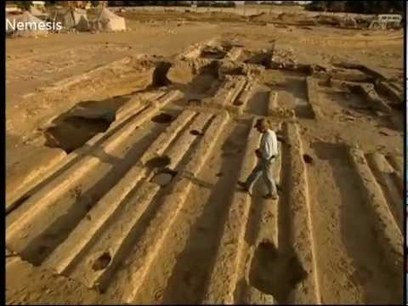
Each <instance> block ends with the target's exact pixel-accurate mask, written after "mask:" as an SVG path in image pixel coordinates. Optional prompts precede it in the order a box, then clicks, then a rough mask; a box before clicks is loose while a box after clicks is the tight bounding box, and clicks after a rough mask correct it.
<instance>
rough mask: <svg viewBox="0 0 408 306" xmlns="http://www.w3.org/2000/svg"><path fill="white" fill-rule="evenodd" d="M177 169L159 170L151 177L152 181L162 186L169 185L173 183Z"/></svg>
mask: <svg viewBox="0 0 408 306" xmlns="http://www.w3.org/2000/svg"><path fill="white" fill-rule="evenodd" d="M176 174H177V171H174V170H171V169H168V168H165V169H162V170H159V171H158V172H157V173H156V174H155V175H154V176H153V178H152V179H151V182H152V183H155V184H157V185H159V186H161V187H164V186H167V185H168V184H170V183H171V181H172V180H173V178H174V177H175V176H176Z"/></svg>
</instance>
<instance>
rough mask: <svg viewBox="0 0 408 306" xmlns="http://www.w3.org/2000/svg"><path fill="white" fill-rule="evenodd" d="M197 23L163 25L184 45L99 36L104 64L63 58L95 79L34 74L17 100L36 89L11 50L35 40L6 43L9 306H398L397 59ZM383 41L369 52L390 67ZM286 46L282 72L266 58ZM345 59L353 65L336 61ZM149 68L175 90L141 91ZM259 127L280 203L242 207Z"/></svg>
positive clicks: (337, 35) (255, 200) (372, 41)
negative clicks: (108, 41) (261, 123)
mask: <svg viewBox="0 0 408 306" xmlns="http://www.w3.org/2000/svg"><path fill="white" fill-rule="evenodd" d="M195 27H196V28H194V27H192V28H190V29H189V30H187V29H186V28H183V27H181V29H180V27H175V31H181V32H180V33H178V34H175V37H178V38H177V39H179V42H180V44H179V45H177V42H176V43H173V45H171V42H170V39H169V38H168V37H166V38H163V40H162V41H160V42H157V41H155V42H153V41H152V45H154V44H156V45H155V46H153V47H151V46H149V45H148V43H147V42H146V44H147V45H148V46H147V47H146V46H133V47H132V48H135V49H137V51H135V50H134V49H127V48H128V46H131V44H125V45H123V46H121V47H119V46H118V45H119V41H121V40H123V41H126V39H130V37H131V36H132V35H133V36H134V37H136V36H137V35H139V36H140V35H141V37H142V38H143V39H146V41H149V40H148V37H147V36H148V35H147V34H141V33H140V32H138V31H142V32H143V31H145V30H146V29H148V28H149V27H148V26H144V28H143V29H139V30H136V31H135V32H129V33H123V34H117V35H118V36H109V37H112V39H116V40H117V41H116V43H113V45H112V46H109V47H107V48H106V49H107V50H108V51H106V52H107V53H104V51H103V50H99V51H98V50H97V49H96V48H95V49H92V48H91V49H90V48H89V46H86V47H81V48H82V49H81V50H82V51H81V50H80V49H73V50H74V51H72V52H74V54H76V56H73V57H72V61H74V59H75V58H77V59H82V60H83V65H84V66H83V68H84V67H87V68H88V70H89V71H88V72H86V73H82V72H83V71H81V70H80V69H79V68H78V67H72V68H71V70H68V71H67V70H65V72H64V73H61V75H59V77H55V78H54V80H55V79H57V78H61V80H59V81H58V82H53V83H52V84H51V86H47V87H45V86H46V85H50V84H49V83H48V82H49V81H46V80H51V76H52V74H51V72H50V74H49V76H47V75H46V74H45V75H43V77H44V79H42V80H38V82H39V83H40V84H42V86H44V87H42V88H41V89H40V90H36V91H35V92H33V94H31V95H28V96H26V97H25V98H23V99H20V98H21V95H24V94H26V93H24V92H17V91H16V90H15V89H14V88H19V87H20V86H23V84H25V85H26V86H28V87H29V86H33V87H36V86H37V85H36V84H37V83H30V82H31V81H27V80H24V79H22V78H21V75H20V74H27V71H31V70H32V68H30V65H32V64H33V62H32V61H31V60H29V59H22V58H18V59H16V58H15V57H16V56H17V55H16V53H11V52H13V50H20V51H19V52H21V54H24V51H23V50H25V49H24V48H26V47H24V44H27V46H29V45H30V44H29V43H28V41H26V42H24V41H23V40H21V41H11V42H10V43H8V44H9V45H8V56H10V55H12V58H10V61H9V62H8V65H9V66H10V68H9V71H8V81H9V85H8V86H11V87H10V88H12V89H13V90H11V92H10V93H9V96H8V100H9V102H8V103H7V105H8V113H7V116H8V117H7V121H8V126H7V127H8V134H9V135H10V139H9V144H8V152H7V153H8V155H9V156H10V158H9V160H8V169H7V171H8V173H7V175H8V179H7V203H6V211H7V213H8V214H7V217H6V223H7V231H6V246H7V250H6V253H7V254H8V259H7V291H6V297H7V301H8V303H22V302H25V303H34V302H40V301H41V302H44V303H66V304H69V303H76V304H81V303H125V302H127V303H136V304H139V303H174V304H180V303H202V302H205V303H258V304H262V303H279V304H280V303H283V304H287V303H310V304H315V303H319V304H320V303H323V304H324V303H331V304H332V303H376V304H388V303H401V302H402V294H403V293H402V289H403V288H402V287H403V281H402V271H403V248H402V246H403V237H402V231H403V228H402V226H403V205H402V203H403V200H402V190H403V186H402V184H403V183H402V182H403V180H402V175H403V173H402V169H403V161H402V158H403V153H402V143H403V141H402V135H403V131H402V126H403V125H402V122H403V121H402V120H403V119H404V118H403V114H402V111H401V110H402V108H401V103H402V101H401V100H400V98H399V96H398V94H400V92H399V91H398V86H399V85H400V86H402V84H400V83H399V82H400V79H399V75H398V73H395V69H394V68H392V67H391V66H394V67H395V66H397V67H398V65H401V67H402V62H401V63H400V61H401V58H400V57H396V58H394V59H391V60H390V59H389V58H388V57H387V58H386V55H384V53H381V54H379V55H378V54H377V55H374V54H371V55H366V57H365V60H364V59H363V57H364V56H363V55H361V54H360V53H359V52H360V50H361V48H364V46H363V45H360V46H358V45H355V44H354V39H356V38H355V37H351V38H345V37H346V36H344V37H343V36H342V33H343V32H341V31H340V30H336V31H338V32H333V33H332V34H329V32H327V29H326V30H322V29H318V28H317V29H316V31H321V32H320V34H321V35H327V37H329V36H330V35H332V36H331V41H332V45H330V44H328V45H326V46H327V49H326V50H324V54H323V53H320V54H319V53H318V51H319V50H318V49H315V48H316V46H318V37H319V35H317V34H310V36H308V37H309V40H306V39H303V38H302V39H300V40H296V39H295V34H296V33H297V34H299V32H302V33H313V31H310V30H303V29H298V28H293V32H292V31H287V29H276V32H274V33H273V34H270V35H269V34H261V33H260V27H257V26H250V25H248V26H247V28H245V29H239V28H238V26H237V28H233V27H232V26H231V28H227V29H223V30H221V27H219V26H216V27H215V26H214V25H211V26H209V25H195ZM200 27H207V28H208V32H206V34H205V35H204V34H202V36H197V37H193V36H194V33H195V31H196V30H197V33H202V32H200V31H199V30H200V29H201V30H202V29H203V28H200ZM210 28H211V30H210ZM177 29H179V30H177ZM146 31H150V32H149V33H158V34H157V35H160V32H159V31H157V30H155V29H154V27H152V28H149V30H146ZM183 31H184V32H183ZM186 31H189V33H190V35H193V36H189V38H188V42H185V43H183V44H184V45H181V41H182V40H181V38H180V37H181V36H182V35H183V34H184V35H186ZM234 31H235V33H234ZM324 31H326V32H324ZM295 32H296V33H295ZM146 33H147V32H146ZM323 33H325V34H323ZM215 34H217V35H215ZM84 35H88V37H86V36H82V34H81V35H79V36H78V39H79V40H82V39H84V40H86V39H88V38H89V39H91V40H92V39H96V40H99V39H105V38H102V36H92V35H90V34H84ZM101 35H106V37H108V34H101ZM111 35H116V34H111ZM126 35H128V36H126ZM143 35H145V36H143ZM262 35H264V36H263V38H262V41H260V40H259V37H261V36H262ZM314 35H316V36H314ZM372 35H374V34H372ZM392 35H394V36H395V40H390V37H389V35H385V34H384V33H382V34H381V33H379V34H376V36H375V37H373V38H370V36H366V39H367V42H366V46H367V45H368V46H371V45H373V46H374V45H376V46H377V47H378V46H381V44H383V49H382V50H386V51H383V52H388V53H393V52H394V54H399V52H400V51H399V49H402V40H401V39H398V38H397V34H396V33H393V34H392ZM204 36H205V37H204ZM94 37H95V38H94ZM342 37H343V38H342ZM367 37H368V38H367ZM381 37H383V38H384V40H382V39H380V38H381ZM49 39H50V40H51V41H52V40H58V39H61V38H59V37H51V38H49ZM67 39H68V40H69V39H73V38H71V37H70V36H67ZM164 39H166V40H164ZM276 39H277V41H276V42H275V49H273V48H271V41H272V40H276ZM342 39H343V41H342ZM291 42H292V43H291ZM359 42H360V43H361V41H359ZM397 42H398V43H399V44H401V46H399V45H398V44H397ZM166 43H168V44H169V46H170V45H171V48H170V47H169V49H167V50H166V51H163V52H158V53H156V52H149V50H148V49H149V47H151V48H152V49H157V48H158V45H165V44H166ZM192 43H197V44H192ZM33 44H35V45H36V47H33V49H36V48H38V49H37V50H42V49H41V48H45V46H46V45H47V43H46V42H39V41H33ZM190 44H191V45H190ZM341 44H343V45H347V44H349V48H348V49H347V51H342V52H344V53H343V54H337V55H338V56H337V58H336V62H337V64H336V65H333V62H334V61H330V60H331V59H332V55H333V54H335V53H333V52H334V51H333V50H335V49H336V48H337V47H338V45H341ZM189 45H190V46H189ZM289 45H290V46H291V48H292V49H291V52H292V53H293V54H294V55H293V56H295V57H296V58H297V62H298V63H297V64H296V65H294V66H291V65H290V64H288V62H284V63H283V64H282V62H278V59H277V58H278V57H277V56H276V54H278V53H279V52H280V51H279V50H288V48H287V46H289ZM19 48H20V49H19ZM118 48H119V49H118ZM143 49H144V50H143ZM289 49H290V48H289ZM84 50H87V51H86V52H85V53H83V52H84ZM115 50H117V51H118V53H115ZM129 50H130V51H129ZM278 51H279V52H278ZM14 52H17V51H14ZM37 52H38V54H37V57H36V60H37V61H38V60H39V59H40V58H41V57H40V52H41V51H37ZM58 52H61V55H59V53H57V54H55V53H49V55H46V56H45V57H44V58H47V59H49V60H50V61H51V58H52V57H55V59H54V60H55V62H52V63H51V62H50V63H51V64H50V69H53V72H55V71H56V70H58V69H60V68H58V67H60V66H59V65H61V67H62V66H64V65H66V64H67V63H68V62H69V60H71V59H70V58H69V57H68V55H67V56H65V55H66V54H67V53H66V52H69V51H58ZM87 52H90V53H87ZM92 52H93V53H92ZM347 52H349V54H351V56H350V58H352V59H349V60H348V61H347V62H352V63H360V64H362V65H363V66H358V67H357V66H355V67H353V68H350V67H348V68H345V67H344V65H341V64H339V62H340V61H341V60H344V56H343V57H342V56H341V55H345V54H346V53H347ZM353 52H355V53H353ZM34 53H35V52H34ZM139 53H144V55H138V54H139ZM339 53H340V51H339ZM35 54H36V53H35ZM90 54H95V55H94V56H97V54H101V58H99V59H97V60H96V62H98V63H99V64H100V65H101V66H100V67H99V68H97V69H95V67H90V65H91V63H90V58H91V57H92V56H90ZM153 54H157V55H159V56H153ZM279 54H280V53H279ZM401 54H402V53H401ZM119 55H120V56H119ZM274 55H275V56H274ZM48 56H50V57H48ZM123 56H128V57H125V58H123ZM375 56H377V57H375ZM382 56H383V57H384V58H383V57H382ZM13 57H14V59H13ZM373 58H375V59H376V60H377V61H378V63H380V64H377V65H368V64H367V63H368V62H372V60H373ZM62 59H66V60H67V62H66V63H64V62H63V61H62ZM23 60H24V61H26V62H27V63H26V65H24V66H23V65H22V64H21V62H19V61H23ZM112 60H116V61H114V62H112ZM286 60H287V58H286ZM160 61H169V62H171V63H172V67H171V68H170V71H169V72H168V74H167V76H168V78H169V79H170V81H171V82H172V84H170V85H169V86H167V87H161V88H151V87H150V86H149V84H150V82H151V78H152V74H153V70H154V68H155V67H156V66H157V63H158V62H160ZM387 61H388V62H387ZM391 61H393V63H391ZM316 63H318V64H319V65H321V67H316V65H315V64H316ZM67 65H68V64H67ZM279 65H284V67H281V68H278V69H277V68H274V69H272V67H275V66H276V67H277V66H279ZM380 66H384V67H380ZM41 67H44V66H41ZM24 69H28V70H27V71H24ZM61 69H62V68H61ZM68 69H69V68H68ZM84 69H85V68H84ZM74 70H75V71H78V73H76V74H75V75H73V73H72V72H71V71H74ZM86 70H87V69H86ZM67 75H69V76H70V78H68V79H66V78H65V77H66V76H67ZM33 82H34V81H33ZM372 84H375V85H372ZM13 86H14V87H13ZM389 88H391V90H390V89H389ZM92 89H93V90H92ZM29 92H31V90H29ZM19 95H20V96H19ZM18 97H19V98H18ZM17 101H19V102H17ZM40 101H41V103H40ZM62 101H63V102H65V103H61V102H62ZM10 102H11V103H10ZM30 105H31V106H30ZM30 107H31V109H30ZM41 107H42V110H39V109H40V108H41ZM28 113H29V114H30V116H25V115H24V114H28ZM259 116H267V117H268V118H269V119H270V120H271V122H272V124H273V126H274V129H275V130H276V131H277V132H278V134H279V135H280V137H281V139H282V140H281V141H280V143H279V146H280V156H279V158H278V160H277V162H276V165H275V169H274V172H275V177H276V179H277V181H278V182H279V185H280V186H281V188H282V193H281V194H280V197H279V199H278V200H277V201H270V200H264V199H263V198H262V193H263V189H262V185H261V184H259V186H257V189H256V190H255V193H254V196H253V197H250V196H248V195H247V194H245V193H243V192H241V191H240V190H238V189H237V184H236V183H237V182H238V181H239V180H243V179H245V177H246V176H247V175H248V173H249V172H250V171H251V169H252V167H253V166H254V164H255V162H256V158H255V155H254V154H253V152H254V150H255V149H256V147H257V145H258V141H259V134H258V133H257V132H256V130H255V129H253V128H252V127H253V125H254V122H255V120H256V119H257V118H259ZM12 137H14V138H12ZM16 152H17V153H20V154H16ZM21 152H28V154H29V155H23V153H21ZM26 154H27V153H26ZM24 156H25V158H24Z"/></svg>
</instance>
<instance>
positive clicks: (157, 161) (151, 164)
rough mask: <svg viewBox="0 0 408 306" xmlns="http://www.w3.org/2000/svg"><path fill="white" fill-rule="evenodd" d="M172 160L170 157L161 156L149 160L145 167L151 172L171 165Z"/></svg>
mask: <svg viewBox="0 0 408 306" xmlns="http://www.w3.org/2000/svg"><path fill="white" fill-rule="evenodd" d="M170 162H171V160H170V158H169V157H168V156H159V157H154V158H152V159H149V160H148V161H147V162H146V164H145V166H146V167H147V168H149V169H150V170H154V169H156V168H164V167H166V166H168V165H169V164H170Z"/></svg>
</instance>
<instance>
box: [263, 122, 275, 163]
mask: <svg viewBox="0 0 408 306" xmlns="http://www.w3.org/2000/svg"><path fill="white" fill-rule="evenodd" d="M259 150H260V151H261V154H262V158H263V159H266V160H269V159H270V158H271V157H272V156H276V155H278V138H277V137H276V133H275V132H274V131H272V130H269V129H268V130H266V132H265V133H263V134H262V137H261V142H260V145H259Z"/></svg>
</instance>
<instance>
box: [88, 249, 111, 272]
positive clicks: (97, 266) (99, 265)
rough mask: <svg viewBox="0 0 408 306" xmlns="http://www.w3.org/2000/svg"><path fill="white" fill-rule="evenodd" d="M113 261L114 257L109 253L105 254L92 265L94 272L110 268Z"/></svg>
mask: <svg viewBox="0 0 408 306" xmlns="http://www.w3.org/2000/svg"><path fill="white" fill-rule="evenodd" d="M111 261H112V256H111V255H110V254H109V252H105V253H103V254H101V255H100V256H99V257H98V258H96V259H95V260H94V262H93V264H92V270H94V271H101V270H104V269H106V268H107V267H108V266H109V264H110V262H111Z"/></svg>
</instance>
